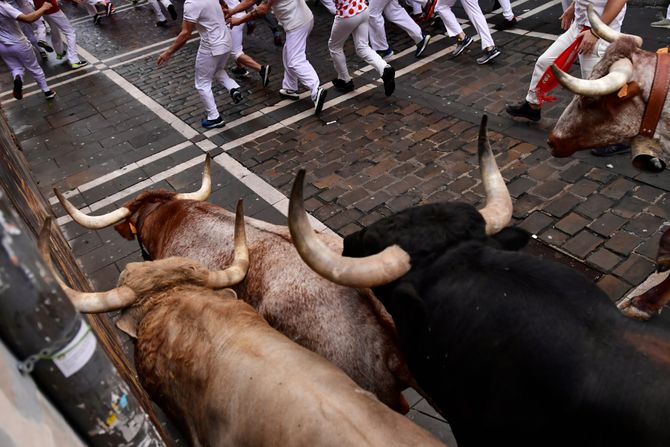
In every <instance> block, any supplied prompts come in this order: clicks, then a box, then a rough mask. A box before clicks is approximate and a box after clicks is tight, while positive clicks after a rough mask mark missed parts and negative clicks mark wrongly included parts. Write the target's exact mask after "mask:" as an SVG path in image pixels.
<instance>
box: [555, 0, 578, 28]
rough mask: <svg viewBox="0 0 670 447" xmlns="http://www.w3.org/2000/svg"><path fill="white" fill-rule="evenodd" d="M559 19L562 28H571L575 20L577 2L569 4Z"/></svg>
mask: <svg viewBox="0 0 670 447" xmlns="http://www.w3.org/2000/svg"><path fill="white" fill-rule="evenodd" d="M558 19H559V20H560V21H561V29H563V30H566V29H568V28H570V25H571V24H572V21H573V20H575V4H574V3H573V4H571V5H570V6H568V7H567V8H566V10H565V11H563V14H561V16H560V17H559V18H558Z"/></svg>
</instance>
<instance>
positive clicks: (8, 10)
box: [0, 0, 28, 45]
mask: <svg viewBox="0 0 670 447" xmlns="http://www.w3.org/2000/svg"><path fill="white" fill-rule="evenodd" d="M21 14H23V13H22V12H21V11H19V10H18V9H16V8H15V7H13V6H12V5H10V4H9V3H7V2H5V1H4V0H0V43H3V44H5V45H16V44H17V43H27V42H28V39H26V36H25V35H24V34H23V32H22V31H21V28H20V27H19V22H18V21H17V20H16V18H17V17H18V16H20V15H21Z"/></svg>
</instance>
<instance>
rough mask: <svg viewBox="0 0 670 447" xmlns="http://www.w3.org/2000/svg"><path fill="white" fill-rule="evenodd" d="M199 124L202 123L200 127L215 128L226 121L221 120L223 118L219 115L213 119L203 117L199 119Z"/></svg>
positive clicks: (223, 124)
mask: <svg viewBox="0 0 670 447" xmlns="http://www.w3.org/2000/svg"><path fill="white" fill-rule="evenodd" d="M200 124H202V127H204V128H205V129H216V128H219V127H223V126H225V125H226V123H224V122H223V118H221V117H220V116H219V117H218V118H214V119H213V120H208V119H204V120H202V121H200Z"/></svg>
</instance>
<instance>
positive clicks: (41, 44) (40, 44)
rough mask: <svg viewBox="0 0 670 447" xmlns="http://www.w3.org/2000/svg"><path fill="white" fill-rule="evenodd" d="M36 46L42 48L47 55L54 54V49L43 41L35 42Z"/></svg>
mask: <svg viewBox="0 0 670 447" xmlns="http://www.w3.org/2000/svg"><path fill="white" fill-rule="evenodd" d="M37 46H38V47H40V48H43V49H44V51H46V52H47V53H53V52H54V49H53V48H52V47H51V45H49V44H48V43H47V42H45V41H44V40H38V41H37Z"/></svg>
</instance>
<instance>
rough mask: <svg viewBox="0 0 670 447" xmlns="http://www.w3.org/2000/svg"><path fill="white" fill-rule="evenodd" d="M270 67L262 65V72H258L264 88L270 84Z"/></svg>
mask: <svg viewBox="0 0 670 447" xmlns="http://www.w3.org/2000/svg"><path fill="white" fill-rule="evenodd" d="M270 68H271V67H270V66H269V65H262V66H261V71H259V72H258V74H259V75H260V77H261V82H262V83H263V87H267V86H268V83H269V82H270Z"/></svg>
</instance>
